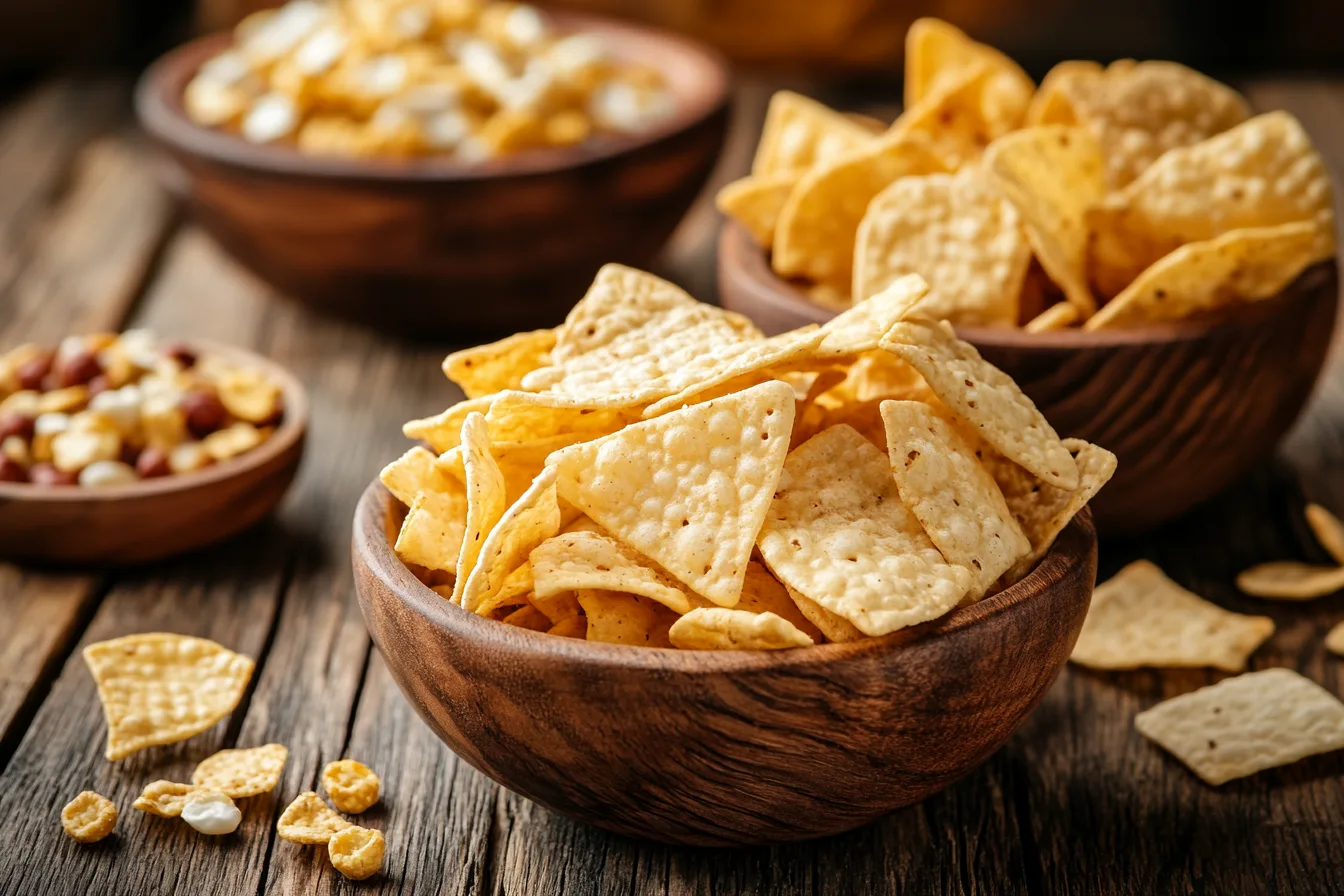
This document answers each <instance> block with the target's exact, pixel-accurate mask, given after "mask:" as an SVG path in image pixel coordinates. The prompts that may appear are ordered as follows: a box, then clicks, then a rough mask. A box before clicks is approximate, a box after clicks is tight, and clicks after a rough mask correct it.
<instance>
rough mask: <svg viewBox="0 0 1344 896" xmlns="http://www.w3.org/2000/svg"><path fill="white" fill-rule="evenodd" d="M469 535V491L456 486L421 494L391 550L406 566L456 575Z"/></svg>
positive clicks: (413, 500) (454, 484) (402, 524)
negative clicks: (459, 559)
mask: <svg viewBox="0 0 1344 896" xmlns="http://www.w3.org/2000/svg"><path fill="white" fill-rule="evenodd" d="M444 478H445V479H447V478H448V477H444ZM466 532H467V492H466V488H465V487H463V486H462V484H461V483H458V482H453V483H452V485H451V486H450V487H448V488H445V489H444V490H442V491H422V492H420V493H419V494H417V495H416V496H415V498H414V499H412V501H411V509H410V510H409V511H408V512H407V514H406V519H404V520H403V521H402V523H401V531H400V532H399V533H398V534H397V541H396V544H394V545H393V548H392V549H393V550H394V551H396V554H397V556H398V557H400V558H401V559H402V562H404V563H413V564H415V565H417V566H423V567H425V568H426V569H437V570H442V571H443V572H455V571H456V570H457V561H458V557H459V556H460V555H461V553H462V542H463V540H464V539H465V537H466Z"/></svg>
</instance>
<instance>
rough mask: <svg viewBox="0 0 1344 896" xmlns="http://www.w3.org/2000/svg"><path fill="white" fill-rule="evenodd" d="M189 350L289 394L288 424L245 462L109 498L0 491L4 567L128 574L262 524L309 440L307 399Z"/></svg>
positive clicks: (272, 371)
mask: <svg viewBox="0 0 1344 896" xmlns="http://www.w3.org/2000/svg"><path fill="white" fill-rule="evenodd" d="M191 344H192V345H193V346H194V347H195V348H196V349H197V350H198V351H200V353H201V354H203V355H215V356H218V357H222V358H227V359H230V360H234V361H237V362H238V363H239V364H245V365H247V366H249V367H255V368H257V369H260V370H262V371H264V372H265V373H266V376H267V377H269V378H270V379H271V380H272V381H273V382H276V383H278V384H280V386H281V387H282V388H283V389H284V396H285V416H284V420H283V421H282V422H281V424H280V426H279V427H278V428H277V429H276V431H275V432H274V433H272V434H271V437H270V438H269V439H267V440H266V441H265V442H263V443H262V444H261V445H259V446H257V447H256V448H254V449H253V450H251V451H248V452H247V453H245V454H240V455H239V456H237V457H234V458H230V459H229V460H227V461H224V462H223V463H218V464H214V465H212V466H209V467H206V468H205V469H203V470H198V471H196V472H194V473H183V474H181V475H176V476H164V477H162V478H159V479H147V480H143V481H141V482H134V483H131V484H129V485H118V486H108V487H106V488H80V487H78V486H63V487H57V488H46V487H41V486H35V485H30V484H26V483H10V482H0V557H4V558H6V559H11V560H28V561H36V562H39V563H53V564H69V565H92V564H98V565H110V566H125V565H130V564H135V563H145V562H149V561H152V560H161V559H163V558H164V557H169V556H172V555H174V554H180V553H183V552H185V551H190V550H193V549H195V548H199V547H204V546H205V545H208V544H213V543H214V542H217V541H221V540H223V539H225V538H228V537H229V536H230V535H234V534H236V533H238V532H241V531H242V530H244V529H246V528H248V527H249V526H252V525H253V524H255V523H257V522H258V521H260V520H261V519H262V518H263V517H265V516H266V515H267V514H268V513H270V512H271V510H272V509H273V508H274V507H275V505H276V504H278V503H279V502H280V499H281V498H282V497H284V494H285V491H286V490H287V489H288V488H289V485H290V483H291V482H293V481H294V475H295V473H297V472H298V469H299V461H300V459H301V458H302V456H303V445H304V436H305V434H306V433H307V431H308V396H307V393H306V392H305V391H304V388H303V386H302V384H300V383H299V381H298V380H297V379H296V378H295V377H294V376H293V374H291V373H289V372H288V371H287V370H285V369H284V368H283V367H281V366H280V365H278V364H275V363H274V362H272V361H269V360H267V359H266V358H263V357H261V356H260V355H254V354H252V353H251V352H245V351H242V350H241V349H236V348H233V347H230V346H224V345H217V344H215V343H211V342H205V341H203V340H192V341H191Z"/></svg>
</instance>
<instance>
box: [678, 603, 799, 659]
mask: <svg viewBox="0 0 1344 896" xmlns="http://www.w3.org/2000/svg"><path fill="white" fill-rule="evenodd" d="M668 637H669V639H670V640H671V641H672V646H673V647H677V648H680V649H682V650H785V649H787V648H790V647H811V646H812V643H813V642H812V639H811V638H810V637H808V636H807V635H805V634H803V633H802V632H800V631H799V630H798V629H797V628H795V627H794V626H793V624H792V623H790V622H788V621H787V620H784V619H781V618H780V617H779V616H776V615H775V614H774V613H751V612H748V611H746V610H728V609H724V608H723V607H697V608H696V609H694V610H691V611H690V612H689V613H687V614H686V615H685V616H682V617H681V618H680V619H678V620H677V621H676V622H675V623H673V624H672V628H671V629H669V630H668Z"/></svg>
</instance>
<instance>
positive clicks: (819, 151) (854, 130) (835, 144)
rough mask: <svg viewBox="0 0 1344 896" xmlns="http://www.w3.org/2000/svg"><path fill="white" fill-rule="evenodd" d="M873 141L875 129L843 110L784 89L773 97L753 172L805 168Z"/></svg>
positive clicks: (759, 173)
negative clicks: (870, 128) (859, 121)
mask: <svg viewBox="0 0 1344 896" xmlns="http://www.w3.org/2000/svg"><path fill="white" fill-rule="evenodd" d="M872 140H873V132H872V131H870V130H869V129H868V128H866V127H864V126H863V125H862V124H860V123H858V122H856V121H854V120H853V119H852V118H850V117H849V116H848V115H845V114H844V113H843V112H837V111H835V110H834V109H829V108H827V107H826V106H823V105H822V104H821V103H819V102H817V101H816V100H814V99H809V98H808V97H805V96H803V95H802V94H798V93H794V92H793V91H791V90H780V91H777V92H776V93H775V95H774V96H772V97H770V106H769V108H767V109H766V113H765V123H764V124H763V125H762V126H761V139H760V142H758V143H757V144H756V157H755V158H754V159H753V160H752V163H751V173H752V174H753V175H755V176H766V175H771V174H778V173H781V172H787V171H803V170H805V169H807V168H811V167H812V166H813V165H815V164H817V163H818V162H824V161H826V160H828V159H832V158H835V157H836V156H838V155H841V154H843V153H845V152H848V151H850V150H853V149H857V148H858V147H860V146H862V145H864V144H865V143H869V142H871V141H872Z"/></svg>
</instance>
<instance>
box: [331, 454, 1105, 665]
mask: <svg viewBox="0 0 1344 896" xmlns="http://www.w3.org/2000/svg"><path fill="white" fill-rule="evenodd" d="M395 500H396V499H395V498H393V497H392V494H391V492H389V491H388V490H387V488H386V487H385V486H384V485H383V484H382V482H380V481H379V480H378V479H374V480H373V481H372V482H371V483H370V484H369V486H368V488H366V489H365V490H364V493H363V494H362V495H361V496H360V499H359V503H358V504H357V505H356V508H355V516H354V523H353V527H352V549H351V556H352V562H353V563H354V565H355V567H356V572H357V574H356V576H355V581H356V587H357V590H360V591H362V590H363V587H364V586H363V585H362V584H361V576H360V575H358V570H359V568H360V567H361V566H363V567H364V568H365V569H366V570H367V571H368V574H369V575H370V577H372V578H374V579H377V580H378V582H379V583H380V584H381V586H382V587H384V588H386V589H387V590H388V591H389V592H391V593H392V594H394V595H395V596H396V599H397V601H398V602H399V604H400V605H401V607H402V608H404V609H405V610H407V611H409V612H411V613H414V614H416V615H418V616H420V617H422V618H424V619H425V620H426V621H428V622H429V623H430V624H431V625H433V626H434V627H435V628H437V629H439V630H441V631H446V632H449V633H450V634H453V635H455V636H458V637H461V638H464V639H471V640H472V641H474V642H475V643H476V645H477V646H480V647H483V648H486V649H489V650H491V651H494V652H496V653H497V654H498V655H500V656H519V657H522V658H528V659H538V658H548V659H553V660H557V661H561V662H569V663H582V664H591V665H600V666H604V667H609V668H626V669H642V670H661V671H665V672H668V673H675V674H689V675H719V674H724V673H742V672H752V671H761V670H767V669H768V670H777V669H798V668H801V667H806V666H814V665H818V664H830V663H834V662H838V661H844V660H852V659H856V658H862V657H867V656H871V655H873V654H877V653H882V652H885V651H887V650H890V649H891V648H893V647H897V646H904V645H915V644H918V643H919V642H921V641H926V640H927V639H929V638H931V637H938V636H944V635H952V634H954V633H956V632H960V631H962V630H964V629H966V628H968V627H970V626H973V625H975V624H977V623H980V622H982V621H984V620H987V619H989V618H990V617H992V616H996V615H999V614H1001V613H1005V612H1008V611H1010V610H1013V609H1015V608H1017V607H1019V606H1021V605H1023V604H1024V603H1026V602H1029V601H1032V600H1040V599H1046V598H1047V597H1048V596H1049V595H1051V594H1053V593H1062V592H1059V589H1058V588H1057V587H1056V586H1058V585H1059V584H1060V583H1061V582H1063V581H1064V580H1065V579H1067V578H1069V576H1070V575H1072V574H1074V573H1075V571H1076V570H1077V568H1078V567H1079V566H1082V565H1084V564H1086V563H1087V561H1088V559H1089V558H1090V557H1095V555H1096V550H1097V532H1096V527H1095V526H1093V524H1092V517H1091V511H1090V510H1089V509H1088V508H1084V509H1083V511H1082V512H1080V513H1079V514H1078V515H1077V516H1075V517H1074V518H1073V520H1071V521H1070V523H1069V525H1068V526H1067V527H1066V528H1065V529H1064V531H1063V532H1061V533H1060V534H1059V537H1058V538H1056V539H1055V543H1054V544H1053V545H1052V546H1051V548H1050V550H1049V552H1048V553H1047V554H1046V555H1045V557H1043V558H1042V559H1041V561H1040V562H1039V563H1038V564H1037V565H1036V568H1035V569H1033V570H1032V571H1031V572H1030V573H1028V574H1027V576H1026V577H1024V578H1023V579H1022V580H1021V581H1019V582H1017V583H1016V584H1014V585H1012V586H1010V587H1009V588H1006V589H1004V590H1003V591H1001V592H999V593H998V594H995V595H994V596H992V597H988V598H985V599H984V600H981V601H979V602H977V603H974V604H971V605H970V606H967V607H958V608H957V609H954V610H952V611H951V612H950V613H947V614H945V615H944V616H942V617H940V618H938V619H935V620H931V621H930V622H926V623H922V624H921V625H917V626H912V627H910V628H905V629H901V630H899V631H895V632H892V633H891V634H887V635H882V636H879V637H872V638H863V639H861V640H858V641H848V642H840V643H826V644H818V645H814V646H812V647H807V648H798V649H795V650H680V649H676V648H666V647H637V646H633V645H627V644H604V643H590V642H588V641H580V640H577V639H574V638H562V637H559V636H557V635H548V634H546V633H544V632H535V631H531V630H530V629H524V628H519V627H516V626H510V625H505V624H503V623H502V622H499V621H497V620H493V619H487V618H485V617H482V616H478V615H476V614H475V613H468V612H467V611H465V610H463V609H462V608H461V607H458V606H456V605H455V604H453V603H451V602H450V601H447V600H445V599H444V598H443V597H442V596H440V595H439V594H437V593H435V592H434V591H432V590H431V589H430V588H429V587H428V586H427V585H425V584H424V583H422V582H421V581H420V580H419V579H417V578H416V577H415V575H414V574H413V573H412V572H411V571H410V570H409V569H408V568H407V567H406V565H405V564H404V563H402V562H401V559H400V558H398V557H397V555H396V553H395V552H394V551H393V550H392V544H391V542H390V540H389V538H388V537H387V536H388V532H387V529H386V520H387V515H388V512H389V511H390V510H391V507H392V502H394V501H395ZM1094 584H1095V583H1089V585H1088V591H1089V593H1090V592H1091V590H1092V588H1093V587H1094ZM361 602H364V601H361ZM369 628H370V631H371V633H372V629H373V628H374V626H373V625H369Z"/></svg>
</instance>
